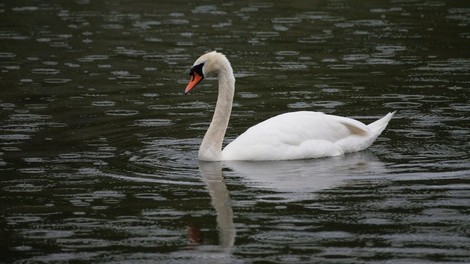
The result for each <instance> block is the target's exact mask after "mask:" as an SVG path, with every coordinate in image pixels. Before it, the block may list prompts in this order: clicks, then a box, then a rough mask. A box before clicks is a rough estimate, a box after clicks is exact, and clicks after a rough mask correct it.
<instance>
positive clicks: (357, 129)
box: [326, 115, 370, 136]
mask: <svg viewBox="0 0 470 264" xmlns="http://www.w3.org/2000/svg"><path fill="white" fill-rule="evenodd" d="M326 116H328V117H329V118H331V119H332V120H335V121H336V122H338V123H340V124H342V125H344V126H345V127H347V128H348V129H349V131H350V132H351V134H356V135H364V136H365V135H367V134H368V133H369V131H370V129H369V127H367V126H366V125H365V124H364V123H362V122H359V121H357V120H355V119H352V118H348V117H342V116H334V115H326Z"/></svg>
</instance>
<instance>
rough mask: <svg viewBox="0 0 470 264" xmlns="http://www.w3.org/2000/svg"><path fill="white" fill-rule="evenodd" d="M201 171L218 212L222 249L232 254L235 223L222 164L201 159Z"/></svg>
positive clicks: (223, 251)
mask: <svg viewBox="0 0 470 264" xmlns="http://www.w3.org/2000/svg"><path fill="white" fill-rule="evenodd" d="M199 171H200V172H201V174H202V179H203V181H204V183H205V184H206V187H207V189H208V190H209V194H210V196H211V199H212V206H213V207H214V209H215V211H216V213H217V225H218V228H219V246H220V251H221V252H222V253H227V254H230V253H231V251H232V248H233V245H234V243H235V225H234V224H233V212H232V206H231V201H230V196H229V192H228V190H227V186H225V183H224V180H223V177H222V164H221V163H220V162H203V161H200V162H199Z"/></svg>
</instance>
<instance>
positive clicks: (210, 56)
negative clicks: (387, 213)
mask: <svg viewBox="0 0 470 264" xmlns="http://www.w3.org/2000/svg"><path fill="white" fill-rule="evenodd" d="M189 74H190V76H191V77H190V81H189V83H188V85H187V86H186V89H185V94H187V93H189V92H190V91H191V90H192V89H193V88H194V87H195V86H196V85H197V84H198V83H200V82H201V81H202V80H203V79H204V77H206V76H210V75H215V76H217V79H218V84H219V91H218V97H217V103H216V106H215V111H214V115H213V117H212V121H211V123H210V125H209V128H208V129H207V132H206V134H205V136H204V138H203V140H202V143H201V145H200V147H199V154H198V158H199V160H203V161H222V160H248V161H249V160H252V161H261V160H296V159H312V158H321V157H331V156H339V155H342V154H345V153H349V152H355V151H361V150H364V149H366V148H368V147H369V146H370V145H371V144H372V143H373V142H374V141H375V140H376V139H377V137H378V136H379V135H380V134H381V133H382V131H383V130H384V129H385V127H386V126H387V124H388V122H389V121H390V119H391V118H392V117H393V115H394V114H395V112H391V113H388V114H387V115H385V116H384V117H382V118H381V119H379V120H377V121H375V122H373V123H371V124H369V125H365V124H364V123H362V122H360V121H357V120H354V119H351V118H347V117H341V116H335V115H328V114H324V113H321V112H311V111H299V112H290V113H285V114H280V115H278V116H274V117H271V118H269V119H267V120H265V121H263V122H261V123H259V124H257V125H255V126H253V127H251V128H249V129H248V130H246V131H245V132H244V133H243V134H241V135H240V136H238V137H237V138H236V139H235V140H233V141H232V142H231V143H229V144H228V145H227V146H226V147H225V148H224V149H223V150H222V143H223V141H224V136H225V132H226V130H227V127H228V123H229V119H230V114H231V111H232V103H233V97H234V92H235V76H234V75H233V70H232V66H231V65H230V62H229V61H228V59H227V58H226V57H225V55H224V54H222V53H219V52H217V51H212V52H208V53H205V54H203V55H202V56H201V57H199V58H198V59H197V60H196V62H195V63H194V64H193V66H192V68H191V69H190V71H189Z"/></svg>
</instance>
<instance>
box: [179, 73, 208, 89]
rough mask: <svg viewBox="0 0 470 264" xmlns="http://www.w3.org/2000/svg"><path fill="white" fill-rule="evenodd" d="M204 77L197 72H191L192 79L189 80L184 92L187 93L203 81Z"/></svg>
mask: <svg viewBox="0 0 470 264" xmlns="http://www.w3.org/2000/svg"><path fill="white" fill-rule="evenodd" d="M202 79H204V77H203V76H202V75H200V74H198V73H197V72H192V74H191V80H189V83H188V86H186V90H184V93H185V94H187V93H189V91H191V90H192V89H193V88H194V87H195V86H196V85H197V84H198V83H199V82H200V81H202Z"/></svg>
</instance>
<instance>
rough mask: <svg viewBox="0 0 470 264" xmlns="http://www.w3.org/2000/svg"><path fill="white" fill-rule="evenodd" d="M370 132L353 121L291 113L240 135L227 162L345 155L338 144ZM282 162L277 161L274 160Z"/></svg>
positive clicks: (227, 151) (226, 155)
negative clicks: (351, 137) (353, 136)
mask: <svg viewBox="0 0 470 264" xmlns="http://www.w3.org/2000/svg"><path fill="white" fill-rule="evenodd" d="M368 131H369V129H368V127H367V126H366V125H364V124H363V123H361V122H359V121H356V120H354V119H351V118H346V117H339V116H333V115H326V114H323V113H319V112H307V111H301V112H292V113H286V114H282V115H278V116H275V117H272V118H270V119H268V120H266V121H264V122H261V123H259V124H257V125H255V126H253V127H251V128H249V129H248V130H247V131H246V132H245V133H243V134H242V135H240V136H239V137H238V138H236V139H235V140H234V141H232V142H231V143H230V144H229V145H227V147H226V148H225V149H224V150H223V156H224V158H226V159H253V158H256V157H257V158H263V157H265V158H266V159H268V157H270V158H269V159H283V158H282V157H291V158H292V157H294V158H308V157H314V156H315V157H320V156H334V155H340V154H342V153H343V152H342V150H341V149H339V148H338V146H336V145H335V143H336V142H338V141H340V140H343V139H345V138H348V137H349V136H351V135H358V136H359V135H367V133H368ZM277 156H278V157H279V158H275V157H277Z"/></svg>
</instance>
